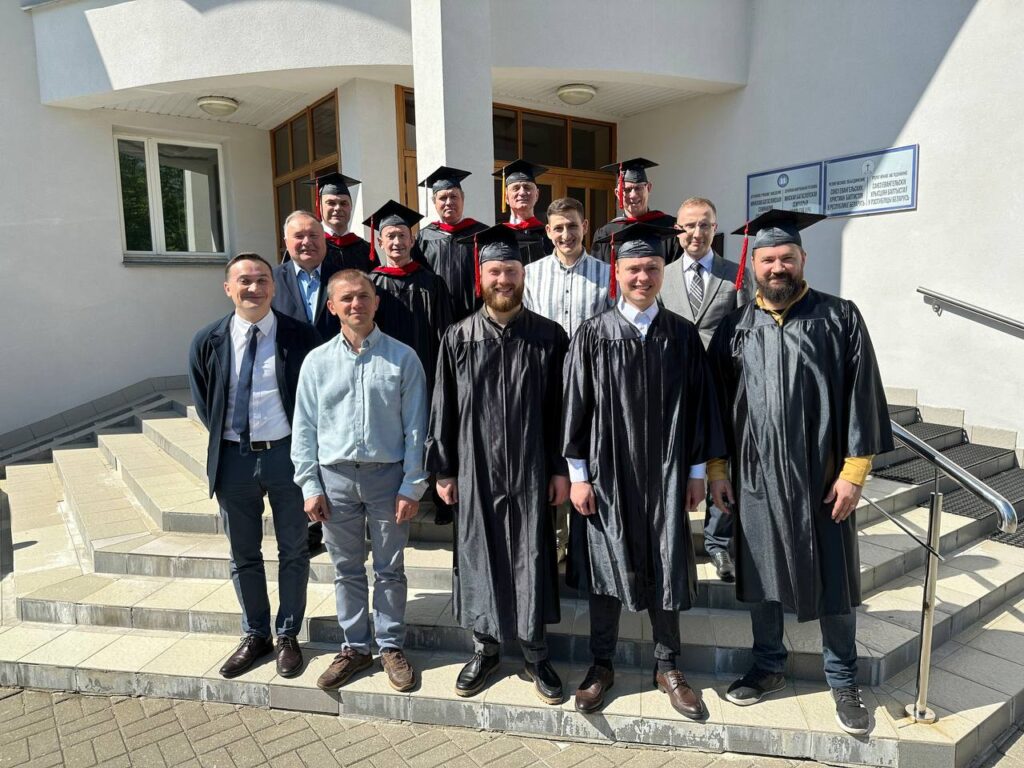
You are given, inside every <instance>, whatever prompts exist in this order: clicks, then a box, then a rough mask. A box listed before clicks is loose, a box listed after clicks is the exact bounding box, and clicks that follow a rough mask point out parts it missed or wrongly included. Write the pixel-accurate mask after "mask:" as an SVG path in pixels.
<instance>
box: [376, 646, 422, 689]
mask: <svg viewBox="0 0 1024 768" xmlns="http://www.w3.org/2000/svg"><path fill="white" fill-rule="evenodd" d="M380 664H381V666H382V667H384V671H385V672H387V673H388V685H390V686H391V687H392V688H394V689H395V690H396V691H411V690H412V689H413V688H415V687H416V671H415V670H414V669H413V668H412V665H411V664H410V663H409V659H407V658H406V657H405V654H404V653H403V652H402V649H401V648H385V649H383V650H382V651H381V652H380Z"/></svg>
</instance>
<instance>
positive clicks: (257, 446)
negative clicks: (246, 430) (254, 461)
mask: <svg viewBox="0 0 1024 768" xmlns="http://www.w3.org/2000/svg"><path fill="white" fill-rule="evenodd" d="M271 447H272V446H271V445H270V441H269V440H252V441H250V442H249V449H250V450H251V451H252V452H253V453H262V452H263V451H267V450H270V448H271Z"/></svg>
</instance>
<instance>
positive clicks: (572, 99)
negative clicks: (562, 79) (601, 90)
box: [558, 83, 597, 107]
mask: <svg viewBox="0 0 1024 768" xmlns="http://www.w3.org/2000/svg"><path fill="white" fill-rule="evenodd" d="M596 93H597V88H595V87H594V86H592V85H587V84H586V83H569V84H567V85H561V86H559V87H558V98H560V99H561V100H562V101H564V102H565V103H566V104H571V105H573V106H574V107H577V106H579V105H580V104H586V103H587V102H588V101H590V100H591V99H592V98H594V94H596Z"/></svg>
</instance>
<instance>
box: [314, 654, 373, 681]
mask: <svg viewBox="0 0 1024 768" xmlns="http://www.w3.org/2000/svg"><path fill="white" fill-rule="evenodd" d="M371 664H373V657H372V656H371V655H370V654H368V653H359V651H356V650H353V649H352V648H344V649H343V650H342V651H341V653H339V654H338V655H337V656H335V657H334V661H332V662H331V666H329V667H328V668H327V669H326V670H325V671H324V673H323V674H322V675H320V677H318V678H317V681H316V687H317V688H319V689H320V690H322V691H334V690H337V689H338V688H341V686H343V685H344V684H345V683H347V682H348V681H349V680H350V679H351V678H352V675H354V674H355V673H356V672H361V671H362V670H364V669H366V668H367V667H369V666H370V665H371Z"/></svg>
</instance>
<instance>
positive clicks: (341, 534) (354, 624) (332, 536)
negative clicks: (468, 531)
mask: <svg viewBox="0 0 1024 768" xmlns="http://www.w3.org/2000/svg"><path fill="white" fill-rule="evenodd" d="M320 477H321V480H322V481H323V486H324V493H325V494H326V496H327V506H328V508H329V510H330V517H328V518H327V521H326V522H325V523H324V545H325V546H326V547H327V552H328V554H329V555H330V556H331V561H332V562H333V563H334V597H335V601H336V603H337V608H338V625H339V626H340V627H341V633H342V637H343V641H342V644H341V647H342V648H343V649H344V648H351V649H352V650H354V651H358V652H359V653H369V652H370V641H371V639H372V638H373V637H374V636H376V639H377V646H378V647H379V648H381V649H382V650H383V649H384V648H399V649H400V648H402V646H403V644H404V643H405V601H406V594H407V591H408V589H407V583H406V578H405V545H406V543H407V542H408V541H409V523H408V522H405V523H402V524H401V525H399V524H398V523H396V522H395V500H396V498H397V497H398V489H399V488H400V487H401V486H402V477H403V472H402V465H401V463H396V464H368V463H361V464H356V463H342V464H334V465H332V466H329V467H321V468H320ZM367 529H369V531H370V548H371V551H372V552H373V634H372V635H371V633H370V616H369V587H368V584H367V579H366V530H367Z"/></svg>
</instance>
